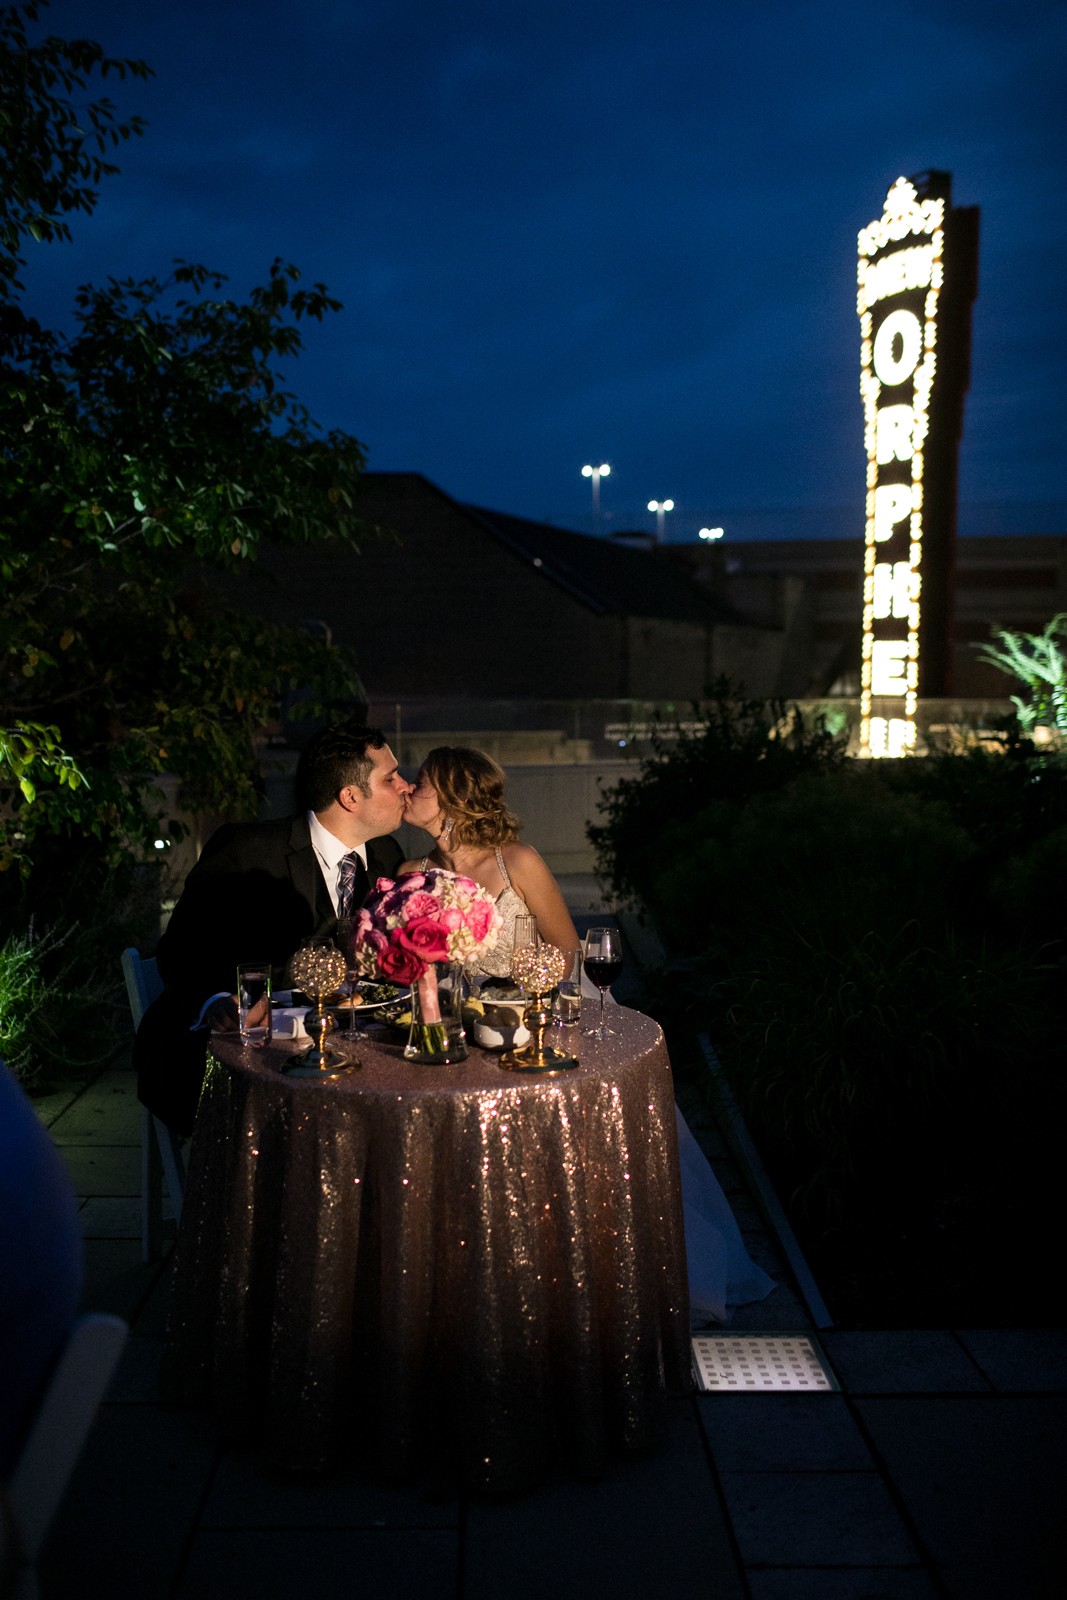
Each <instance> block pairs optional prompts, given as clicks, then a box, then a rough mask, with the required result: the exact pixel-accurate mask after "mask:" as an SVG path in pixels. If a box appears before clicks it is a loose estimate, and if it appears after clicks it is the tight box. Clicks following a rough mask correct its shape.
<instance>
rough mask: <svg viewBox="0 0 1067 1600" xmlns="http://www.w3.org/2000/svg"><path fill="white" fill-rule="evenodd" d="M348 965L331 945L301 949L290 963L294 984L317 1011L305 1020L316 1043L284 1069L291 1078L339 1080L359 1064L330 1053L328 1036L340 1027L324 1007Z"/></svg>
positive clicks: (342, 977) (346, 1057) (334, 1051)
mask: <svg viewBox="0 0 1067 1600" xmlns="http://www.w3.org/2000/svg"><path fill="white" fill-rule="evenodd" d="M347 970H348V963H347V962H346V960H345V958H344V956H343V955H342V954H341V952H340V950H334V949H332V948H331V947H330V946H328V945H312V946H310V947H309V948H307V949H306V950H298V951H297V952H296V955H295V956H294V957H293V959H292V961H291V963H290V971H291V972H292V975H293V983H294V986H295V987H296V988H297V989H301V990H303V992H304V994H309V995H310V996H311V998H312V1000H314V1002H315V1005H314V1009H313V1010H312V1011H310V1012H309V1013H308V1015H307V1016H306V1017H305V1018H304V1027H305V1028H306V1029H307V1031H308V1033H310V1034H311V1037H312V1041H313V1043H312V1044H311V1046H310V1047H309V1048H308V1049H307V1050H305V1051H304V1054H303V1055H302V1056H296V1057H294V1059H293V1061H292V1063H291V1065H289V1066H287V1067H283V1068H282V1070H283V1072H286V1073H287V1074H288V1075H289V1077H291V1078H336V1077H339V1076H340V1074H341V1073H342V1072H346V1071H347V1070H348V1068H349V1067H358V1066H359V1065H360V1063H359V1062H358V1061H355V1060H353V1059H351V1058H349V1057H348V1056H342V1055H339V1054H338V1053H337V1051H336V1050H327V1048H326V1037H327V1035H328V1034H330V1033H332V1032H333V1031H334V1029H335V1028H336V1026H337V1023H336V1021H335V1020H334V1018H333V1017H332V1016H331V1015H330V1013H329V1012H328V1011H326V1010H325V1009H324V1008H323V1004H322V1002H323V1000H324V999H325V998H326V996H327V995H328V994H333V993H334V992H335V991H336V990H337V989H339V988H340V987H341V984H342V983H344V981H345V973H346V972H347Z"/></svg>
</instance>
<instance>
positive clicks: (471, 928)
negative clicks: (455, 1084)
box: [352, 868, 503, 1062]
mask: <svg viewBox="0 0 1067 1600" xmlns="http://www.w3.org/2000/svg"><path fill="white" fill-rule="evenodd" d="M502 920H503V919H502V918H501V915H500V912H499V911H498V910H497V908H496V901H495V900H494V899H493V897H492V895H491V894H489V893H488V892H487V891H486V890H485V889H483V888H482V886H481V885H480V884H478V883H475V881H474V879H473V878H463V877H460V875H459V874H458V873H455V872H443V871H441V870H440V869H439V868H431V869H430V870H429V871H427V872H408V873H405V874H404V876H403V877H402V878H398V879H397V880H396V881H395V882H394V881H393V879H392V878H379V879H378V882H377V883H376V884H375V886H374V892H373V893H372V894H371V895H370V896H369V897H368V900H367V903H366V905H365V906H364V907H363V908H362V910H361V911H360V912H359V913H358V914H357V916H356V921H355V927H354V929H353V933H352V960H353V963H354V965H355V966H356V968H357V969H358V970H359V971H360V972H362V973H363V975H364V977H367V978H377V977H379V976H381V977H383V978H387V979H389V980H390V981H391V982H393V983H409V984H412V985H413V986H414V987H413V990H412V1026H411V1037H410V1038H409V1040H408V1048H407V1049H406V1050H405V1052H404V1054H405V1056H407V1057H408V1059H409V1060H411V1059H414V1060H420V1061H423V1060H424V1061H431V1060H432V1061H435V1062H445V1061H462V1060H463V1059H464V1058H465V1056H466V1053H467V1049H466V1045H465V1043H464V1042H463V1028H462V1021H461V1020H460V1010H459V1008H460V1005H461V1003H462V989H463V984H462V975H461V972H460V971H458V970H457V971H456V972H454V973H453V982H452V1000H453V1016H452V1017H451V1018H450V1019H448V1021H442V1019H441V1006H440V1000H439V998H438V993H437V971H436V968H435V965H434V963H435V962H438V961H447V962H450V963H452V964H454V965H455V966H456V967H457V968H462V967H464V966H469V965H470V964H471V963H472V962H474V961H476V960H477V958H478V957H479V956H481V955H482V954H484V953H487V952H488V951H490V950H491V949H492V948H493V946H494V945H495V944H496V941H497V937H498V935H499V933H500V928H501V923H502Z"/></svg>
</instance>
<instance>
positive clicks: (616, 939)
mask: <svg viewBox="0 0 1067 1600" xmlns="http://www.w3.org/2000/svg"><path fill="white" fill-rule="evenodd" d="M583 966H584V967H585V970H586V972H588V974H589V976H590V977H591V978H592V980H593V982H594V983H595V984H596V986H597V988H598V989H599V990H600V1022H599V1024H598V1025H597V1026H596V1027H595V1028H586V1029H585V1033H586V1035H587V1036H588V1037H589V1038H590V1039H607V1038H610V1037H611V1036H612V1035H613V1034H614V1032H615V1029H614V1028H609V1027H608V1026H607V1023H606V1022H605V1021H604V996H605V994H606V993H607V991H608V990H609V989H610V988H611V985H612V984H613V983H614V982H615V979H616V978H617V977H618V976H619V974H620V973H621V972H622V939H621V935H620V934H619V932H618V930H617V929H616V928H590V929H589V932H588V933H587V934H586V936H585V960H584V962H583Z"/></svg>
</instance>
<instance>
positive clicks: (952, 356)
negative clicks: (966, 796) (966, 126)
mask: <svg viewBox="0 0 1067 1600" xmlns="http://www.w3.org/2000/svg"><path fill="white" fill-rule="evenodd" d="M951 181H952V180H951V176H950V174H948V173H941V172H930V173H925V174H923V175H922V176H921V177H920V178H915V179H908V178H898V179H897V181H896V183H895V184H894V185H893V187H892V188H891V189H890V191H889V194H888V195H887V196H886V202H885V210H884V212H883V214H882V216H881V217H880V218H878V219H877V221H875V222H872V223H871V224H870V225H869V226H868V227H866V228H864V229H863V230H862V232H861V233H860V236H859V272H858V276H859V292H858V297H857V310H858V312H859V317H860V330H861V336H862V346H861V360H862V376H861V379H860V392H861V394H862V397H863V406H864V416H865V423H866V430H865V438H866V448H867V536H866V548H865V565H864V590H863V667H862V676H861V685H862V706H861V715H862V749H863V754H864V755H869V756H901V755H904V754H906V753H907V752H908V751H909V750H911V749H913V748H914V746H915V737H916V710H917V703H918V699H919V696H920V695H923V696H924V697H930V696H939V695H944V694H947V693H948V692H949V690H950V676H951V628H952V572H953V567H954V557H955V532H956V463H957V455H958V446H959V437H960V432H961V430H962V421H963V396H964V394H965V393H966V390H967V385H968V381H969V364H970V363H969V357H970V307H971V302H972V301H973V299H974V296H975V291H976V283H977V245H978V210H977V207H967V208H957V209H954V208H953V207H952V203H951Z"/></svg>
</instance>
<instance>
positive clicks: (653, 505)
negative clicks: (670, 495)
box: [648, 500, 659, 511]
mask: <svg viewBox="0 0 1067 1600" xmlns="http://www.w3.org/2000/svg"><path fill="white" fill-rule="evenodd" d="M648 509H649V510H650V511H658V510H659V501H658V500H650V501H649V502H648Z"/></svg>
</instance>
